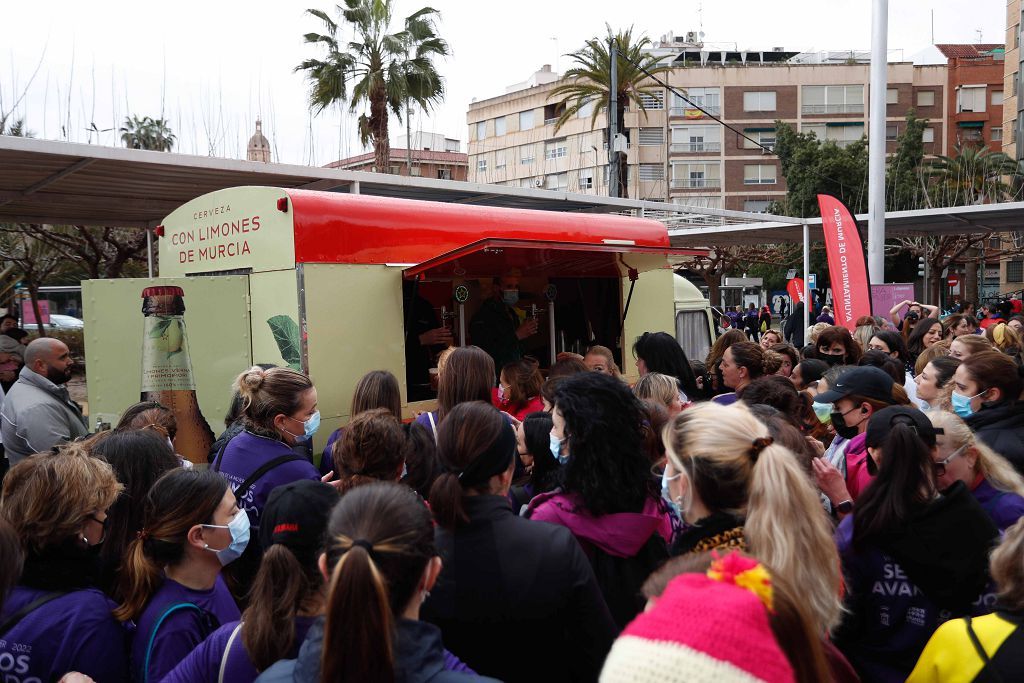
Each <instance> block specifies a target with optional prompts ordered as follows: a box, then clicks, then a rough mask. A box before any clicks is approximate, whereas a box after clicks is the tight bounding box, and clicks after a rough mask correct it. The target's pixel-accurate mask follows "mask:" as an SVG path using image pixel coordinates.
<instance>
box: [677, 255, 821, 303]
mask: <svg viewBox="0 0 1024 683" xmlns="http://www.w3.org/2000/svg"><path fill="white" fill-rule="evenodd" d="M801 253H802V252H801V247H800V246H799V245H795V244H765V245H749V246H743V247H738V246H712V247H708V254H707V256H695V257H693V259H692V260H691V261H688V262H687V263H686V265H685V266H683V269H684V270H688V271H689V272H691V273H693V274H694V275H697V276H698V277H700V278H701V279H703V280H704V284H706V285H707V287H708V300H709V301H710V302H711V304H712V305H713V306H718V305H719V304H720V303H721V294H720V293H721V287H722V278H723V277H724V276H725V275H727V274H728V273H731V272H735V271H737V270H742V269H744V268H746V267H748V266H750V265H751V264H754V263H767V264H772V265H781V266H785V265H790V264H793V263H796V262H797V260H798V259H799V258H800V254H801Z"/></svg>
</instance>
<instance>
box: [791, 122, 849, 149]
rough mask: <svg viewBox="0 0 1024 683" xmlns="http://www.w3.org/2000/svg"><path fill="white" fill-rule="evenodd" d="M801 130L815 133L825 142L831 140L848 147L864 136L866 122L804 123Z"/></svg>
mask: <svg viewBox="0 0 1024 683" xmlns="http://www.w3.org/2000/svg"><path fill="white" fill-rule="evenodd" d="M800 130H801V132H804V133H814V134H815V135H816V136H817V138H818V139H819V140H821V141H823V142H824V141H826V140H830V141H832V142H834V143H836V144H837V145H838V146H840V147H846V146H847V145H848V144H850V143H851V142H856V141H857V140H860V139H861V137H863V135H864V124H863V123H854V124H851V125H846V124H828V123H804V124H802V125H801V126H800Z"/></svg>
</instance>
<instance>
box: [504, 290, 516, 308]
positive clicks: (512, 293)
mask: <svg viewBox="0 0 1024 683" xmlns="http://www.w3.org/2000/svg"><path fill="white" fill-rule="evenodd" d="M501 298H502V300H503V301H504V302H505V303H507V304H508V305H509V306H515V305H516V304H517V303H519V290H518V289H504V290H502V292H501Z"/></svg>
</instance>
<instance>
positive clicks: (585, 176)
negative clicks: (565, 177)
mask: <svg viewBox="0 0 1024 683" xmlns="http://www.w3.org/2000/svg"><path fill="white" fill-rule="evenodd" d="M580 189H581V190H592V189H594V171H593V169H586V170H583V171H580Z"/></svg>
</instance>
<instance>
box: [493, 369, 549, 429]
mask: <svg viewBox="0 0 1024 683" xmlns="http://www.w3.org/2000/svg"><path fill="white" fill-rule="evenodd" d="M542 384H544V376H543V375H541V374H540V368H538V367H537V362H536V361H534V360H532V359H526V358H524V359H522V360H517V361H514V362H512V363H506V364H505V367H503V368H502V369H501V373H500V374H499V377H498V388H497V389H495V395H494V401H493V402H494V407H495V408H497V409H498V410H502V411H504V412H506V413H508V414H509V415H512V416H513V417H514V418H516V419H517V420H520V421H522V419H523V418H524V417H526V416H527V415H529V414H530V413H534V412H537V411H538V410H543V409H544V402H543V401H542V400H541V397H540V387H541V385H542Z"/></svg>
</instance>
